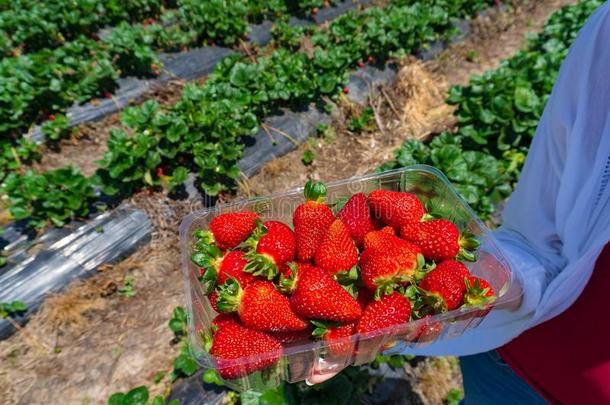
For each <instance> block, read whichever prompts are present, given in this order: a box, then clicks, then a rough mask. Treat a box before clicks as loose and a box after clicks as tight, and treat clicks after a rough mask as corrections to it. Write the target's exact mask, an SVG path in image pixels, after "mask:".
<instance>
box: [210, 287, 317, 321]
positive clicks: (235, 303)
mask: <svg viewBox="0 0 610 405" xmlns="http://www.w3.org/2000/svg"><path fill="white" fill-rule="evenodd" d="M217 305H218V309H220V311H222V312H235V311H237V314H238V315H239V319H240V320H241V322H242V323H243V324H244V326H246V327H248V328H251V329H256V330H261V331H265V332H283V331H296V330H303V329H306V328H307V327H308V326H309V324H308V323H307V322H306V321H305V320H303V319H301V318H300V317H299V316H298V315H296V314H295V313H294V312H293V311H292V309H291V307H290V301H289V300H288V298H287V297H285V296H284V295H282V294H281V293H280V292H279V291H277V290H276V289H275V286H274V285H273V284H272V283H271V282H269V281H257V282H255V283H252V284H250V285H248V286H247V287H245V288H243V289H242V288H241V287H240V286H239V283H237V282H236V281H234V280H232V279H231V280H229V281H228V282H226V283H225V284H224V285H222V286H220V287H219V291H218V304H217Z"/></svg>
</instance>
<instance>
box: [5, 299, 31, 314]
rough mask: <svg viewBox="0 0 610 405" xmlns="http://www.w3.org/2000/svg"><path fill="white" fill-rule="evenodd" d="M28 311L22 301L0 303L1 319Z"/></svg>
mask: <svg viewBox="0 0 610 405" xmlns="http://www.w3.org/2000/svg"><path fill="white" fill-rule="evenodd" d="M27 310H28V307H27V305H26V304H24V303H23V302H22V301H12V302H0V318H7V317H9V316H14V315H17V314H21V313H23V312H26V311H27Z"/></svg>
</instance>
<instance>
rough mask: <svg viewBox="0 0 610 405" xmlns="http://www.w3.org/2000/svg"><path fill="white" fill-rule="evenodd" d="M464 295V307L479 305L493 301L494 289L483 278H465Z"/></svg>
mask: <svg viewBox="0 0 610 405" xmlns="http://www.w3.org/2000/svg"><path fill="white" fill-rule="evenodd" d="M464 282H465V283H466V293H465V294H464V304H465V305H481V304H486V303H488V302H491V301H493V300H494V299H495V295H494V294H495V293H494V289H493V287H492V286H491V284H489V282H488V281H487V280H485V279H483V278H480V277H475V276H467V277H466V279H465V280H464Z"/></svg>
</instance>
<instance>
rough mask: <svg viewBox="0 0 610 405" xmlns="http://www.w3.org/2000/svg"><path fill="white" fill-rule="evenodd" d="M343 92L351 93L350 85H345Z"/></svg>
mask: <svg viewBox="0 0 610 405" xmlns="http://www.w3.org/2000/svg"><path fill="white" fill-rule="evenodd" d="M343 94H349V87H347V86H345V87H344V88H343Z"/></svg>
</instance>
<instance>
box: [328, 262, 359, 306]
mask: <svg viewBox="0 0 610 405" xmlns="http://www.w3.org/2000/svg"><path fill="white" fill-rule="evenodd" d="M333 278H334V279H335V280H337V282H338V283H339V284H341V287H343V288H344V289H345V291H347V292H348V293H350V294H351V295H352V297H354V298H356V297H357V296H358V286H360V285H362V280H361V279H360V270H359V267H358V266H357V265H356V266H354V267H352V268H351V269H350V270H349V271H340V272H338V273H335V274H333Z"/></svg>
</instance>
